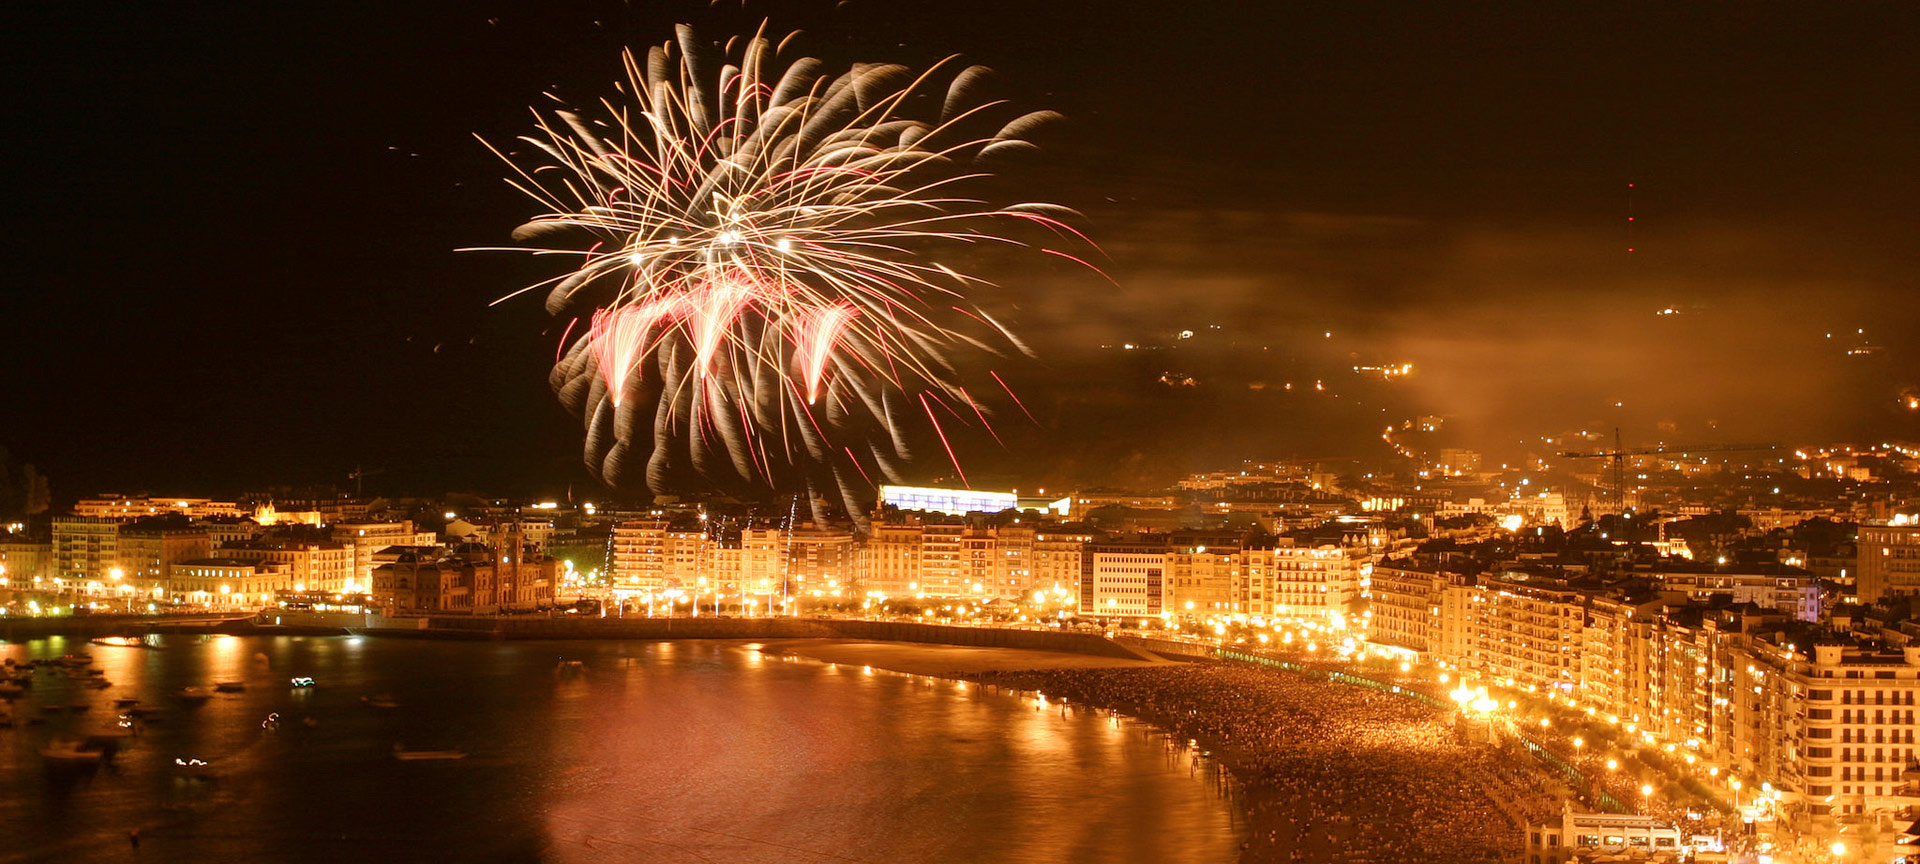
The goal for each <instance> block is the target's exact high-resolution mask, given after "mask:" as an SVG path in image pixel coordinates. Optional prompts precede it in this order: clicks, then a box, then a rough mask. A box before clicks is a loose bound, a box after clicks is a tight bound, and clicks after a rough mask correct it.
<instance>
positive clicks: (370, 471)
mask: <svg viewBox="0 0 1920 864" xmlns="http://www.w3.org/2000/svg"><path fill="white" fill-rule="evenodd" d="M385 470H387V469H385V468H361V467H360V466H358V465H356V466H354V468H353V470H352V471H349V472H347V476H348V477H349V478H351V479H352V480H353V497H355V498H360V497H363V496H364V495H365V493H366V488H365V481H366V478H367V477H369V476H372V475H374V474H378V473H380V472H382V471H385Z"/></svg>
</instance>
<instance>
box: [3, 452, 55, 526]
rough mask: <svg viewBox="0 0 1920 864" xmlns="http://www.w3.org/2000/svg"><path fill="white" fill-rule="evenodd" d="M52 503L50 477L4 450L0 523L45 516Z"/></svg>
mask: <svg viewBox="0 0 1920 864" xmlns="http://www.w3.org/2000/svg"><path fill="white" fill-rule="evenodd" d="M51 499H52V495H51V493H50V492H49V491H48V488H47V478H46V476H45V475H43V474H41V473H40V472H39V471H38V470H36V469H35V468H34V467H33V466H32V465H30V464H24V463H21V462H19V461H17V460H15V459H14V458H13V454H11V453H8V452H7V448H5V447H0V521H12V520H15V519H19V518H22V517H25V516H33V515H37V514H40V513H45V512H46V511H47V507H48V505H49V504H50V503H51Z"/></svg>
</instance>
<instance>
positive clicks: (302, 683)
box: [288, 676, 314, 689]
mask: <svg viewBox="0 0 1920 864" xmlns="http://www.w3.org/2000/svg"><path fill="white" fill-rule="evenodd" d="M288 683H290V684H292V685H293V686H294V687H295V688H296V689H299V688H305V687H312V686H313V685H314V680H313V679H312V678H308V677H306V676H301V677H299V678H294V679H291V680H290V681H289V682H288Z"/></svg>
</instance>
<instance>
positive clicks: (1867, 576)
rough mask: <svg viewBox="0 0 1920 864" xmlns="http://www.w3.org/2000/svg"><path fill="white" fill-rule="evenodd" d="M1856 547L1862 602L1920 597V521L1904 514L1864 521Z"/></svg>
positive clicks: (1856, 573) (1856, 571)
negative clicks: (1899, 596) (1910, 596)
mask: <svg viewBox="0 0 1920 864" xmlns="http://www.w3.org/2000/svg"><path fill="white" fill-rule="evenodd" d="M1856 548H1857V549H1858V554H1859V561H1858V567H1857V569H1856V570H1855V578H1856V579H1858V580H1859V594H1860V602H1862V603H1873V602H1875V601H1877V600H1879V599H1880V598H1882V597H1886V596H1889V595H1910V594H1920V518H1915V517H1913V516H1909V515H1905V514H1901V515H1896V516H1894V517H1892V518H1890V519H1869V520H1867V521H1865V522H1862V523H1861V524H1860V536H1859V540H1858V542H1857V543H1856Z"/></svg>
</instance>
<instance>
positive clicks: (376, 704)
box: [360, 695, 400, 708]
mask: <svg viewBox="0 0 1920 864" xmlns="http://www.w3.org/2000/svg"><path fill="white" fill-rule="evenodd" d="M360 701H361V702H364V703H366V704H367V706H368V707H370V708H398V707H400V702H399V701H398V700H396V699H394V698H393V697H392V696H386V695H381V696H362V697H360Z"/></svg>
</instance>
